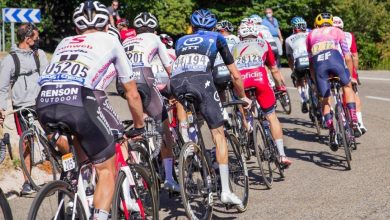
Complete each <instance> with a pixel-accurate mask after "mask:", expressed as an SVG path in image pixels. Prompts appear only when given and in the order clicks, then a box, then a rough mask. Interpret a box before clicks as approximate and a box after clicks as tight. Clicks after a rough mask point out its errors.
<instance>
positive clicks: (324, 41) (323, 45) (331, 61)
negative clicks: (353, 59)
mask: <svg viewBox="0 0 390 220" xmlns="http://www.w3.org/2000/svg"><path fill="white" fill-rule="evenodd" d="M306 45H307V50H308V52H309V56H310V62H313V66H314V71H315V73H316V82H317V89H318V91H319V93H320V95H321V96H322V97H329V96H330V85H329V82H328V78H329V76H330V75H334V76H338V77H339V78H340V82H341V85H342V86H344V85H347V84H348V83H349V82H350V73H349V71H348V69H346V67H345V62H344V56H345V55H347V54H349V53H350V50H349V47H348V43H347V41H346V38H345V34H344V32H343V31H342V30H340V29H338V28H336V27H322V28H317V29H314V30H313V31H312V32H310V33H309V35H308V37H307V40H306ZM339 48H340V50H339Z"/></svg>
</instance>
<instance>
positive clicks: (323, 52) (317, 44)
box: [306, 13, 361, 151]
mask: <svg viewBox="0 0 390 220" xmlns="http://www.w3.org/2000/svg"><path fill="white" fill-rule="evenodd" d="M332 19H333V16H332V14H330V13H321V14H319V15H317V17H316V18H315V22H314V26H315V27H316V28H315V29H314V30H312V31H311V32H310V33H309V35H308V37H307V40H306V45H307V51H308V52H309V61H310V71H311V72H312V75H315V80H316V84H317V91H318V92H319V95H320V96H321V97H322V103H321V104H322V114H323V116H324V119H325V123H326V126H327V127H328V129H329V146H330V148H331V150H332V151H337V150H338V141H337V137H336V136H337V135H336V130H335V128H334V125H333V116H332V114H333V113H332V112H331V103H330V84H329V82H328V78H329V76H330V74H333V75H335V76H337V77H339V79H340V84H341V86H342V89H343V94H344V95H345V101H346V106H347V108H348V111H349V113H350V115H351V119H352V129H353V131H354V134H355V136H356V137H358V136H360V135H361V133H360V130H359V128H358V123H357V117H356V103H355V93H354V91H353V89H352V83H351V78H350V72H352V71H353V64H352V58H351V53H350V50H349V47H348V43H347V41H346V38H345V33H344V32H343V31H342V30H340V29H339V28H336V27H333V26H332V25H333V20H332ZM339 48H341V51H340V50H339ZM345 65H346V66H347V67H348V69H346V68H345Z"/></svg>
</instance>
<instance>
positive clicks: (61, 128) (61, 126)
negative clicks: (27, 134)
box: [45, 122, 71, 134]
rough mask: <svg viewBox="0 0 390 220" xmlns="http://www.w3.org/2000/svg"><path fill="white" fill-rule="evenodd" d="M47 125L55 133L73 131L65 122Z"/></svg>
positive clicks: (49, 130) (50, 131)
mask: <svg viewBox="0 0 390 220" xmlns="http://www.w3.org/2000/svg"><path fill="white" fill-rule="evenodd" d="M45 127H46V129H47V130H48V132H49V133H55V132H57V131H58V132H59V133H60V134H65V133H71V130H70V128H69V126H68V125H67V124H65V123H64V122H58V123H47V124H46V125H45Z"/></svg>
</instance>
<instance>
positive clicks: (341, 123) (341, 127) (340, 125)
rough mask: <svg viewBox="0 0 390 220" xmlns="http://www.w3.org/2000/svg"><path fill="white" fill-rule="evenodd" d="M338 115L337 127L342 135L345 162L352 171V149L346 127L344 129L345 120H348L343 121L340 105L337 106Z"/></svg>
mask: <svg viewBox="0 0 390 220" xmlns="http://www.w3.org/2000/svg"><path fill="white" fill-rule="evenodd" d="M336 115H337V117H336V119H337V127H338V131H339V133H340V136H341V140H342V145H343V147H344V152H345V160H346V162H347V170H351V169H352V167H351V149H350V147H349V144H348V141H347V136H346V133H345V127H344V120H346V118H344V119H343V115H342V107H341V106H340V104H337V107H336ZM344 117H345V116H344Z"/></svg>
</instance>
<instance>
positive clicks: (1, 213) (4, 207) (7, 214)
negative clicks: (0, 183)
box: [0, 188, 13, 220]
mask: <svg viewBox="0 0 390 220" xmlns="http://www.w3.org/2000/svg"><path fill="white" fill-rule="evenodd" d="M0 219H4V220H12V219H13V217H12V210H11V207H10V206H9V203H8V201H7V198H6V197H5V195H4V193H3V190H2V189H1V188H0Z"/></svg>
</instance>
